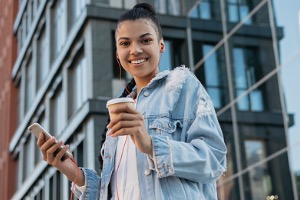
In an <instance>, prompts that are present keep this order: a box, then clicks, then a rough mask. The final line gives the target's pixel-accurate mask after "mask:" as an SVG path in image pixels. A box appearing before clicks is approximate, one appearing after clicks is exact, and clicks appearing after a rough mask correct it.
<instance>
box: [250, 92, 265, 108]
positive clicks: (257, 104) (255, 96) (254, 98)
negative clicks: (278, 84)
mask: <svg viewBox="0 0 300 200" xmlns="http://www.w3.org/2000/svg"><path fill="white" fill-rule="evenodd" d="M262 99H263V97H262V92H261V91H259V90H254V91H252V92H251V93H250V101H251V110H253V111H263V108H264V107H263V102H262Z"/></svg>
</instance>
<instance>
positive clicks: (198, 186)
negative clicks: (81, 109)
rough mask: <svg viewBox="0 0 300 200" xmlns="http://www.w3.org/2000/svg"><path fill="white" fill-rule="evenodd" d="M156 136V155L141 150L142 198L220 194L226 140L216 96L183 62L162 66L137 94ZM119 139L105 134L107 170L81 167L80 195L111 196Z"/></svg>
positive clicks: (205, 198) (212, 199) (203, 198)
mask: <svg viewBox="0 0 300 200" xmlns="http://www.w3.org/2000/svg"><path fill="white" fill-rule="evenodd" d="M136 109H137V110H138V111H139V112H140V113H141V114H142V115H143V117H144V122H145V125H146V127H147V129H148V133H149V135H150V137H151V139H152V149H153V157H150V156H148V155H146V154H144V153H141V152H139V151H137V155H136V157H137V165H138V166H137V169H138V179H139V183H140V193H141V199H143V200H144V199H145V200H155V199H156V200H165V199H180V200H181V199H190V200H198V199H199V200H216V199H217V191H216V181H217V179H218V178H219V176H220V175H221V174H222V173H223V172H224V171H225V169H226V146H225V144H224V140H223V134H222V131H221V128H220V125H219V122H218V120H217V117H216V113H215V110H214V108H213V105H212V101H211V99H210V97H209V96H208V94H207V92H206V91H205V89H204V87H203V86H202V85H201V83H200V82H199V80H198V79H197V78H196V77H195V76H194V74H193V73H191V72H190V71H189V70H188V69H187V68H185V67H178V68H176V69H174V70H172V71H164V72H160V73H159V74H157V76H156V77H155V78H153V79H152V80H151V82H150V83H149V84H148V85H147V86H146V87H144V88H142V90H141V92H140V94H139V95H138V97H137V105H136ZM116 147H117V139H116V138H112V137H109V136H107V138H106V141H105V144H104V146H103V150H104V151H103V154H102V156H103V160H104V164H103V170H102V173H101V176H98V175H97V174H96V173H95V172H94V171H93V170H89V169H83V172H84V175H85V181H86V191H85V193H84V194H81V193H80V192H79V191H78V190H77V191H75V195H76V196H77V197H78V198H80V199H92V200H94V199H100V200H107V199H109V198H110V196H109V190H110V185H109V183H110V180H111V177H112V173H113V170H114V166H115V153H116Z"/></svg>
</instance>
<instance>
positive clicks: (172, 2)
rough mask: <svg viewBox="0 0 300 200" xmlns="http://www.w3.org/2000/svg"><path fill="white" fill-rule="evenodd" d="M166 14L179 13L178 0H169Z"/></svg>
mask: <svg viewBox="0 0 300 200" xmlns="http://www.w3.org/2000/svg"><path fill="white" fill-rule="evenodd" d="M168 3H169V5H168V14H172V15H180V13H181V12H180V1H179V0H169V2H168Z"/></svg>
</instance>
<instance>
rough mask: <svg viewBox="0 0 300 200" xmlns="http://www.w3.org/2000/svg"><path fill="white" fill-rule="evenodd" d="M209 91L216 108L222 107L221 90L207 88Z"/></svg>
mask: <svg viewBox="0 0 300 200" xmlns="http://www.w3.org/2000/svg"><path fill="white" fill-rule="evenodd" d="M207 92H208V94H209V96H210V98H211V100H212V102H213V104H214V107H215V108H221V106H222V103H221V98H222V97H221V90H220V89H219V88H211V87H208V88H207Z"/></svg>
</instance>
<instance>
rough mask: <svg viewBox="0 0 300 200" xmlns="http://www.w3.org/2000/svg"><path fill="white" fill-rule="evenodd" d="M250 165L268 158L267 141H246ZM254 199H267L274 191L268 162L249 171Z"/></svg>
mask: <svg viewBox="0 0 300 200" xmlns="http://www.w3.org/2000/svg"><path fill="white" fill-rule="evenodd" d="M245 150H246V157H247V164H248V166H250V165H253V164H256V163H257V162H259V161H261V160H263V159H264V158H266V152H265V143H264V142H263V141H258V140H247V141H245ZM248 176H249V179H250V187H251V195H252V199H266V196H267V195H269V194H270V193H271V191H272V184H271V177H270V174H269V171H268V167H267V164H266V163H263V164H261V165H259V166H257V167H255V168H254V169H253V170H251V171H250V172H249V175H248Z"/></svg>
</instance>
